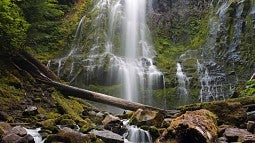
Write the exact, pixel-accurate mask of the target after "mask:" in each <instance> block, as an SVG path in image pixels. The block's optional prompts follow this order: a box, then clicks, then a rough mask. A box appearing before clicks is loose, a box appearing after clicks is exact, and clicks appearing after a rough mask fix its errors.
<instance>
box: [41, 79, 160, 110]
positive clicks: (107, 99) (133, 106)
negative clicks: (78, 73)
mask: <svg viewBox="0 0 255 143" xmlns="http://www.w3.org/2000/svg"><path fill="white" fill-rule="evenodd" d="M43 82H45V81H43ZM45 83H47V84H50V85H51V86H54V87H56V88H57V89H58V90H60V91H61V92H62V93H63V94H64V95H68V96H73V97H78V98H82V99H87V100H90V101H95V102H99V103H104V104H107V105H111V106H115V107H119V108H122V109H126V110H131V111H136V110H137V109H144V110H145V109H150V110H158V111H164V110H163V109H160V108H156V107H152V106H148V105H144V104H141V103H136V102H132V101H128V100H125V99H121V98H117V97H114V96H109V95H106V94H102V93H98V92H93V91H89V90H85V89H81V88H78V87H74V86H70V85H65V84H63V83H60V82H56V81H53V80H47V81H46V82H45Z"/></svg>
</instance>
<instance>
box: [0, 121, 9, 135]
mask: <svg viewBox="0 0 255 143" xmlns="http://www.w3.org/2000/svg"><path fill="white" fill-rule="evenodd" d="M9 130H11V125H10V124H8V123H5V122H0V137H2V136H4V135H6V134H7V133H8V132H9Z"/></svg>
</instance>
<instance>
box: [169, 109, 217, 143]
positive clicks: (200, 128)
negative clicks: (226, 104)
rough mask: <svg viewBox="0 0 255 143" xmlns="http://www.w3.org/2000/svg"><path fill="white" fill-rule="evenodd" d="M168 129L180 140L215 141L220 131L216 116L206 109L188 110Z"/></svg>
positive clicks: (190, 142)
mask: <svg viewBox="0 0 255 143" xmlns="http://www.w3.org/2000/svg"><path fill="white" fill-rule="evenodd" d="M168 131H169V132H170V131H171V132H173V134H174V136H175V137H176V139H177V140H178V141H179V142H189V143H206V142H214V141H215V140H216V137H217V131H218V128H217V122H216V116H215V115H214V114H213V113H212V112H210V111H208V110H205V109H201V110H197V111H187V112H186V113H185V114H183V115H181V116H179V117H177V118H175V119H173V120H172V122H171V125H170V127H169V128H168Z"/></svg>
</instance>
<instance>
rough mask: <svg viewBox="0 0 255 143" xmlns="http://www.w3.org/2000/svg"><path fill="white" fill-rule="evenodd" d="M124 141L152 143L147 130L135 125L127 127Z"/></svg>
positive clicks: (129, 142)
mask: <svg viewBox="0 0 255 143" xmlns="http://www.w3.org/2000/svg"><path fill="white" fill-rule="evenodd" d="M124 142H125V143H152V142H153V141H152V138H151V136H150V134H149V132H148V131H145V130H143V129H140V128H138V127H135V126H130V127H129V128H128V131H127V134H126V136H125V140H124Z"/></svg>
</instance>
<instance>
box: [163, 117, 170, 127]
mask: <svg viewBox="0 0 255 143" xmlns="http://www.w3.org/2000/svg"><path fill="white" fill-rule="evenodd" d="M171 122H172V119H171V118H165V119H164V121H163V123H162V127H165V128H168V127H169V126H170V124H171Z"/></svg>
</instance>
